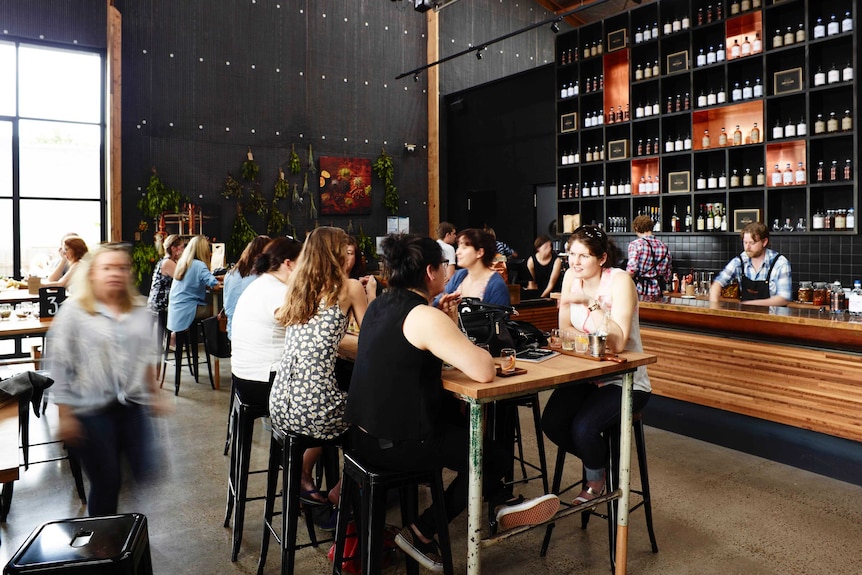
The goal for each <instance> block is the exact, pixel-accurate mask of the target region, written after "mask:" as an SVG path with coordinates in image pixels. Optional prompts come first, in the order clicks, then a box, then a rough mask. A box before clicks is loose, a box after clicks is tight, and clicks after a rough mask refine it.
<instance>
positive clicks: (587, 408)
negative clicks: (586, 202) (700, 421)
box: [542, 226, 651, 505]
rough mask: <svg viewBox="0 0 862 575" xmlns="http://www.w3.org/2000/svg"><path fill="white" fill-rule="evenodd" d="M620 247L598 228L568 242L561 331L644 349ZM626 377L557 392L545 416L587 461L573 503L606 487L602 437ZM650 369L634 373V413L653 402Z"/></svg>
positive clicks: (547, 427) (549, 429) (613, 421)
mask: <svg viewBox="0 0 862 575" xmlns="http://www.w3.org/2000/svg"><path fill="white" fill-rule="evenodd" d="M617 253H618V252H617V248H616V246H615V245H614V243H613V241H611V239H610V238H609V237H608V235H607V234H606V233H605V232H604V231H603V230H602V229H601V228H598V227H595V226H581V227H580V228H578V229H576V230H575V232H574V233H573V234H572V236H571V237H570V238H569V243H568V255H569V269H568V270H566V274H565V276H564V277H563V291H562V297H561V298H560V329H561V330H563V329H574V330H577V331H579V332H582V333H602V332H604V333H606V334H607V344H606V348H607V350H608V351H609V352H612V353H619V352H621V351H638V352H639V351H643V346H642V345H641V338H640V325H639V323H638V298H637V289H636V288H635V285H634V282H633V281H632V278H631V276H630V275H629V274H628V273H626V271H625V270H623V269H619V268H615V267H613V264H614V263H615V262H616V259H617ZM622 377H623V376H614V377H609V378H604V379H599V380H596V381H594V382H592V383H591V384H583V385H573V386H569V387H561V388H558V389H556V390H554V392H553V394H552V395H551V397H550V398H549V399H548V403H547V405H546V407H545V412H544V413H543V415H542V429H543V430H544V431H545V434H546V435H547V436H548V438H549V439H550V440H551V441H553V442H554V443H556V444H557V445H559V446H560V447H562V448H563V449H565V450H566V451H567V452H569V453H572V454H574V455H576V456H577V457H578V458H580V459H581V461H583V464H584V469H585V479H586V484H585V486H584V490H583V491H581V493H580V494H579V495H578V496H577V497H576V498H575V500H574V504H575V505H577V504H580V503H584V502H587V501H590V500H592V499H595V498H596V497H598V496H599V495H601V494H602V492H603V490H604V487H605V461H606V460H607V457H608V454H607V447H606V443H605V439H604V437H602V433H603V432H605V431H609V430H610V431H611V432H613V429H614V428H615V426H616V428H618V427H619V419H620V401H621V396H622ZM650 392H651V388H650V381H649V376H648V375H647V370H646V367H639V368H637V370H636V371H635V374H634V391H633V394H632V410H633V412H634V413H637V412H639V411H641V410H642V409H643V407H644V405H646V403H647V401H648V400H649V398H650Z"/></svg>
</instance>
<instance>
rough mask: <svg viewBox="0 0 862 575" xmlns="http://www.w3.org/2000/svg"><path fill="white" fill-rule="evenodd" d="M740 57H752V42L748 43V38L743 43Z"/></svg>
mask: <svg viewBox="0 0 862 575" xmlns="http://www.w3.org/2000/svg"><path fill="white" fill-rule="evenodd" d="M739 55H740V56H750V55H751V42H749V41H748V36H745V39H744V40H743V41H742V50H741V51H740V54H739Z"/></svg>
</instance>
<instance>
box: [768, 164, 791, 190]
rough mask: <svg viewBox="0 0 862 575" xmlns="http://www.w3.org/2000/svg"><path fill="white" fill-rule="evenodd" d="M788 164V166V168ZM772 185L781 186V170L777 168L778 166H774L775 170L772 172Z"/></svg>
mask: <svg viewBox="0 0 862 575" xmlns="http://www.w3.org/2000/svg"><path fill="white" fill-rule="evenodd" d="M789 165H790V164H788V166H789ZM772 185H773V186H780V185H781V170H780V169H779V168H778V164H775V168H774V169H773V170H772Z"/></svg>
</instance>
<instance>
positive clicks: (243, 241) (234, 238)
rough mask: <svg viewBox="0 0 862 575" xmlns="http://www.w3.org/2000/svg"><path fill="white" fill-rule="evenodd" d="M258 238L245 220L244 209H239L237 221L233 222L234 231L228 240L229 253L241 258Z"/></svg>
mask: <svg viewBox="0 0 862 575" xmlns="http://www.w3.org/2000/svg"><path fill="white" fill-rule="evenodd" d="M256 236H257V232H255V231H254V229H253V228H252V227H251V225H249V223H248V220H247V219H245V214H244V213H243V212H242V207H239V206H238V207H237V213H236V219H235V220H234V221H233V229H232V230H231V232H230V240H228V251H229V252H230V253H231V254H232V255H233V256H234V257H239V255H240V254H241V253H242V250H244V249H245V246H247V245H248V243H249V242H250V241H251V240H253V239H254V238H255V237H256Z"/></svg>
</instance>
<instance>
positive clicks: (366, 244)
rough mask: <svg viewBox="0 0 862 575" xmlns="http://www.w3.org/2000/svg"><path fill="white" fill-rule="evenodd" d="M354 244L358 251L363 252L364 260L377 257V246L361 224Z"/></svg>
mask: <svg viewBox="0 0 862 575" xmlns="http://www.w3.org/2000/svg"><path fill="white" fill-rule="evenodd" d="M356 246H357V247H358V248H359V251H360V252H362V253H363V254H365V259H366V260H371V259H377V246H376V245H374V240H373V239H372V238H371V236H369V235H367V234H366V233H365V232H364V231H363V229H362V226H359V235H357V236H356Z"/></svg>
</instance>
